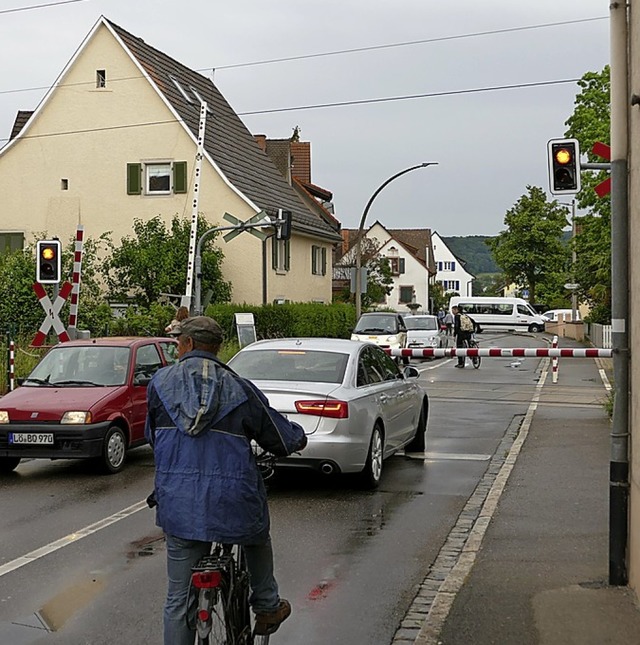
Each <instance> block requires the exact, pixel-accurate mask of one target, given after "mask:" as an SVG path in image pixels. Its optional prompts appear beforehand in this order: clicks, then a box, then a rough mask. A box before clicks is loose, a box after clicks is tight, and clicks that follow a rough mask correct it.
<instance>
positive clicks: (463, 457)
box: [404, 452, 491, 461]
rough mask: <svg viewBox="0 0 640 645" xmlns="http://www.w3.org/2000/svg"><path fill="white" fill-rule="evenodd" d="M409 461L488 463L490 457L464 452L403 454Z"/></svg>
mask: <svg viewBox="0 0 640 645" xmlns="http://www.w3.org/2000/svg"><path fill="white" fill-rule="evenodd" d="M404 456H405V457H409V459H434V460H438V459H451V460H456V461H489V459H491V455H479V454H471V453H466V452H405V455H404Z"/></svg>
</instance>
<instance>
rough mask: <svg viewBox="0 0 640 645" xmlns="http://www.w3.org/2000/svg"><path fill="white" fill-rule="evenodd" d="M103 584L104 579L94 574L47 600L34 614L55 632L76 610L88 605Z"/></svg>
mask: <svg viewBox="0 0 640 645" xmlns="http://www.w3.org/2000/svg"><path fill="white" fill-rule="evenodd" d="M104 586H105V582H104V580H102V579H100V578H99V577H97V576H95V577H93V578H91V579H90V580H85V581H83V582H79V583H77V584H75V585H73V586H72V587H69V588H68V589H65V590H64V591H62V592H61V593H59V594H58V595H56V596H54V597H53V598H52V599H51V600H49V601H48V602H47V603H46V604H45V605H44V606H43V607H42V608H41V609H40V611H38V612H36V616H37V617H38V618H39V619H40V621H41V622H42V624H43V625H44V626H45V628H46V629H47V630H48V631H50V632H57V631H58V630H60V629H61V628H62V627H63V626H64V624H65V623H66V622H67V621H68V620H69V618H71V617H72V616H73V615H74V614H75V613H76V612H78V611H79V610H80V609H82V608H83V607H85V606H86V605H88V604H89V603H90V602H91V601H92V600H93V599H94V598H95V597H96V596H97V595H98V594H99V593H100V592H101V591H102V590H103V589H104Z"/></svg>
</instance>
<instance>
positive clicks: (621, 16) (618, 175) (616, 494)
mask: <svg viewBox="0 0 640 645" xmlns="http://www.w3.org/2000/svg"><path fill="white" fill-rule="evenodd" d="M630 1H631V0H628V2H630ZM609 9H610V18H611V20H610V38H611V331H612V334H611V337H612V349H613V378H614V383H615V398H614V404H613V424H612V429H611V461H610V464H609V584H611V585H626V584H627V582H628V567H627V542H628V530H629V528H628V524H629V325H628V323H627V321H628V316H629V211H628V198H627V176H628V175H627V173H628V167H627V156H628V113H627V105H628V97H629V92H628V61H627V37H628V34H627V4H626V3H625V2H624V1H623V2H612V3H611V4H610V6H609Z"/></svg>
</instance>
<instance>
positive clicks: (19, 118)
mask: <svg viewBox="0 0 640 645" xmlns="http://www.w3.org/2000/svg"><path fill="white" fill-rule="evenodd" d="M32 114H33V110H18V114H16V120H15V121H14V122H13V128H12V129H11V134H10V135H9V141H11V139H15V138H16V137H17V136H18V135H19V134H20V131H21V130H22V128H24V126H25V124H26V122H27V121H28V120H29V119H30V118H31V115H32Z"/></svg>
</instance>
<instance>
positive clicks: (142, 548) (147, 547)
mask: <svg viewBox="0 0 640 645" xmlns="http://www.w3.org/2000/svg"><path fill="white" fill-rule="evenodd" d="M163 545H164V535H163V534H162V533H156V534H155V535H147V536H145V537H143V538H141V539H140V540H136V541H135V542H131V547H132V548H131V549H130V550H129V551H127V560H129V561H130V560H134V559H135V558H144V557H146V556H149V555H154V554H155V553H157V551H158V550H159V549H160V548H162V547H163Z"/></svg>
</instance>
